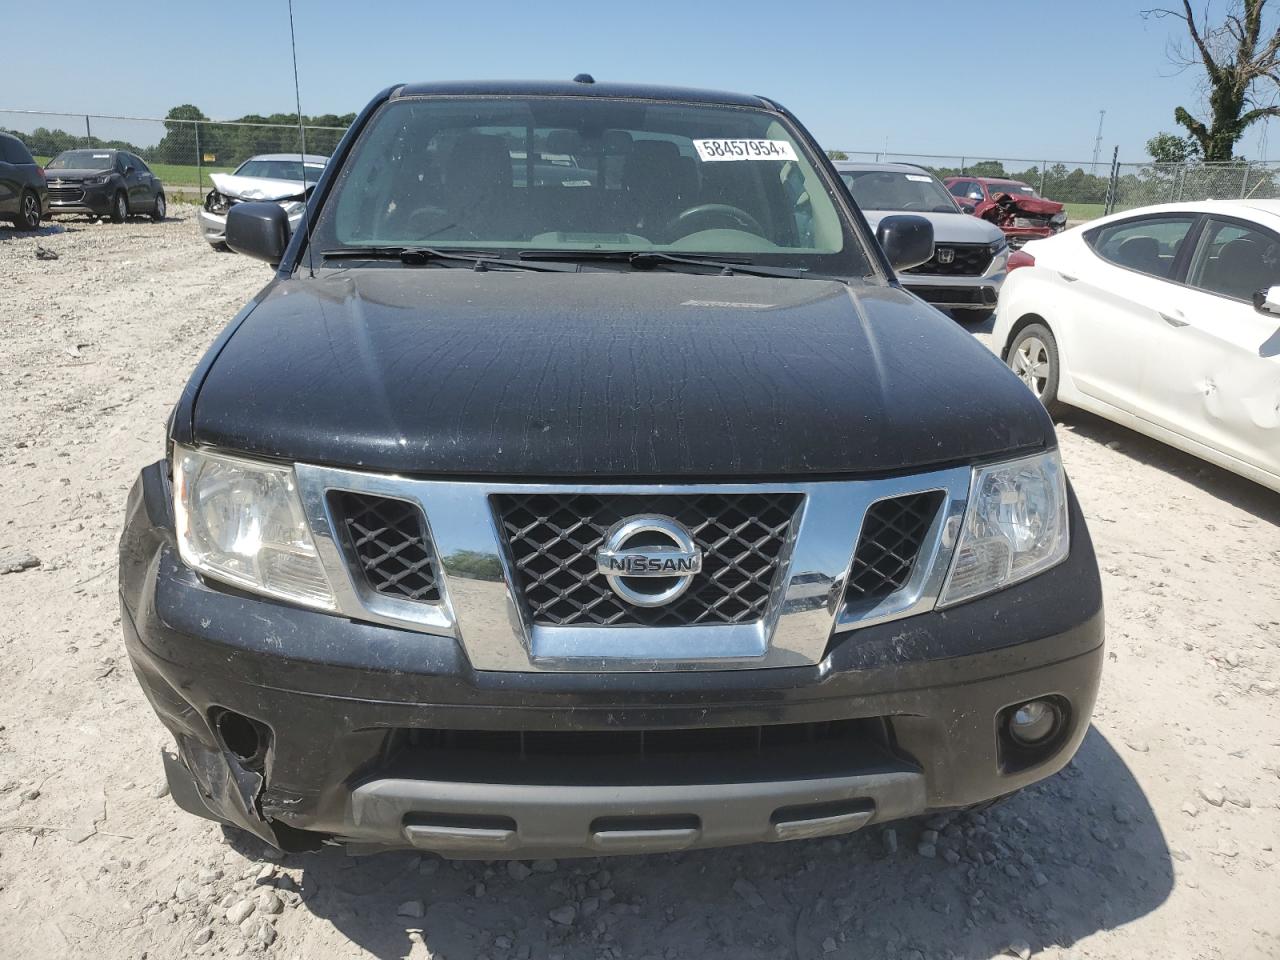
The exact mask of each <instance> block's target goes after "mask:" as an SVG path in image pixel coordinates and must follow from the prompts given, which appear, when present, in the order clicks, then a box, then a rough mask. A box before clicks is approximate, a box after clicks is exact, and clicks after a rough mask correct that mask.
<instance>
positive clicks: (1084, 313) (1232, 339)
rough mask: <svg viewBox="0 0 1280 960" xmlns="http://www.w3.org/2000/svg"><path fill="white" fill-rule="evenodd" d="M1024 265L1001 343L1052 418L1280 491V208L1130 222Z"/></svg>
mask: <svg viewBox="0 0 1280 960" xmlns="http://www.w3.org/2000/svg"><path fill="white" fill-rule="evenodd" d="M1016 256H1019V257H1021V258H1023V259H1024V260H1027V261H1030V262H1029V263H1028V264H1027V265H1026V266H1022V267H1020V268H1019V269H1017V270H1015V271H1014V272H1013V273H1011V274H1010V275H1009V280H1008V282H1007V283H1006V284H1005V289H1004V293H1003V294H1002V295H1001V297H1000V307H999V309H998V311H997V315H996V325H995V331H994V342H995V343H997V344H999V345H1000V351H1001V356H1002V357H1003V358H1004V359H1005V360H1006V361H1007V362H1008V364H1009V366H1010V367H1011V368H1012V369H1013V371H1014V372H1015V373H1017V374H1018V375H1019V376H1020V377H1021V378H1022V380H1023V382H1024V383H1026V384H1027V386H1028V387H1030V388H1031V390H1032V392H1033V393H1035V395H1036V396H1038V397H1039V398H1040V399H1041V401H1042V402H1043V403H1044V404H1045V405H1046V406H1049V407H1052V406H1054V405H1055V404H1059V403H1062V404H1070V405H1072V406H1076V407H1082V408H1084V409H1086V410H1091V411H1093V412H1094V413H1096V414H1099V415H1100V416H1103V417H1107V418H1108V419H1111V420H1115V421H1116V422H1117V423H1122V424H1124V425H1125V426H1126V427H1129V428H1130V429H1133V430H1137V431H1138V432H1140V433H1145V434H1147V435H1148V436H1151V437H1154V438H1156V439H1157V440H1161V441H1163V442H1165V443H1168V444H1170V445H1171V446H1174V447H1177V448H1178V449H1180V450H1185V451H1186V452H1187V453H1191V454H1194V455H1195V456H1198V457H1202V458H1204V459H1205V460H1208V461H1210V462H1211V463H1216V464H1217V465H1218V466H1220V467H1224V468H1225V469H1227V470H1231V471H1234V472H1235V473H1239V474H1241V475H1243V476H1246V477H1249V478H1250V479H1252V480H1256V481H1257V482H1258V483H1261V484H1263V485H1264V486H1267V487H1270V488H1271V489H1273V490H1280V201H1278V200H1222V201H1211V202H1204V203H1179V204H1163V205H1161V206H1155V207H1146V208H1143V209H1139V210H1129V211H1126V212H1124V213H1119V214H1114V215H1112V216H1110V217H1105V218H1103V219H1101V220H1094V221H1092V222H1091V223H1089V224H1088V226H1086V227H1076V228H1074V229H1072V230H1068V231H1067V232H1065V233H1063V234H1060V235H1059V236H1056V237H1053V238H1051V239H1049V240H1037V241H1035V242H1034V243H1028V244H1027V245H1026V247H1025V248H1024V249H1023V250H1022V251H1020V252H1019V254H1017V255H1016Z"/></svg>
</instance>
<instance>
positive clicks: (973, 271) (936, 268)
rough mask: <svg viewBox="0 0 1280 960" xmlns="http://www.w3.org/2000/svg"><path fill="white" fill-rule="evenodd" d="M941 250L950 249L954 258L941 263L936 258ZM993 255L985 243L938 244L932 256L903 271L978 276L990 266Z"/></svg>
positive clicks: (944, 275) (935, 274) (945, 275)
mask: <svg viewBox="0 0 1280 960" xmlns="http://www.w3.org/2000/svg"><path fill="white" fill-rule="evenodd" d="M941 250H951V251H953V253H954V256H955V259H953V260H952V261H951V262H950V263H942V262H940V261H939V259H938V253H939V251H941ZM992 256H994V254H992V252H991V247H989V246H988V245H987V244H985V243H945V244H940V245H939V246H938V248H937V249H936V250H934V252H933V256H932V257H930V258H929V259H928V260H926V261H925V262H924V263H922V264H920V266H918V267H912V268H911V269H909V270H904V271H903V272H904V273H928V274H933V275H934V276H941V277H980V276H982V275H983V274H984V273H986V272H987V267H989V266H991V258H992Z"/></svg>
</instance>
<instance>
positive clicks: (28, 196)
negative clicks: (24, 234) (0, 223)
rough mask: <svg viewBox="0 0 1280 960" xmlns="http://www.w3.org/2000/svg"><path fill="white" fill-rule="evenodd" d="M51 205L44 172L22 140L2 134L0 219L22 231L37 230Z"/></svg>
mask: <svg viewBox="0 0 1280 960" xmlns="http://www.w3.org/2000/svg"><path fill="white" fill-rule="evenodd" d="M48 205H49V190H48V188H47V187H46V186H45V182H44V171H43V170H41V169H40V166H39V164H37V163H36V161H35V159H34V158H33V157H32V156H31V151H29V150H28V149H27V147H26V144H24V143H23V142H22V141H21V140H19V139H18V138H17V137H15V136H13V135H12V134H8V133H0V220H12V221H13V225H14V226H15V227H17V228H18V229H19V230H34V229H35V228H36V227H38V226H40V217H41V216H42V214H43V212H44V211H45V210H46V209H47V208H48Z"/></svg>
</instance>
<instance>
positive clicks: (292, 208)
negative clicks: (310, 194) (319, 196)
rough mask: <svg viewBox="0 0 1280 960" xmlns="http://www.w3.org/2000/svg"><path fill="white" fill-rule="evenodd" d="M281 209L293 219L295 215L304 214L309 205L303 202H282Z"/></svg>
mask: <svg viewBox="0 0 1280 960" xmlns="http://www.w3.org/2000/svg"><path fill="white" fill-rule="evenodd" d="M280 207H281V209H283V210H284V212H285V213H287V214H288V215H289V216H291V217H292V216H293V215H294V214H295V213H302V211H303V210H305V209H307V205H306V204H305V203H303V202H302V201H301V200H285V201H283V202H281V204H280Z"/></svg>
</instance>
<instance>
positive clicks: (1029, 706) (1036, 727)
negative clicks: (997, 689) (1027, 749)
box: [1009, 700, 1058, 745]
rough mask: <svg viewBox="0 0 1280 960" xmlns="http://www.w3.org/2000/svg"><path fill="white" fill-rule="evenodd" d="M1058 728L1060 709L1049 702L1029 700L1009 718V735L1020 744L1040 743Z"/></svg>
mask: <svg viewBox="0 0 1280 960" xmlns="http://www.w3.org/2000/svg"><path fill="white" fill-rule="evenodd" d="M1057 727H1058V709H1057V707H1055V706H1054V705H1053V704H1052V703H1050V702H1049V701H1048V700H1029V701H1027V702H1026V703H1024V704H1022V706H1020V707H1018V708H1016V709H1015V710H1014V711H1013V715H1012V716H1010V717H1009V733H1010V735H1011V736H1012V737H1013V739H1014V740H1016V741H1017V742H1018V743H1022V744H1028V745H1030V744H1033V743H1040V742H1041V741H1042V740H1045V739H1047V738H1048V737H1050V736H1052V735H1053V732H1054V731H1055V730H1056V729H1057Z"/></svg>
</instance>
